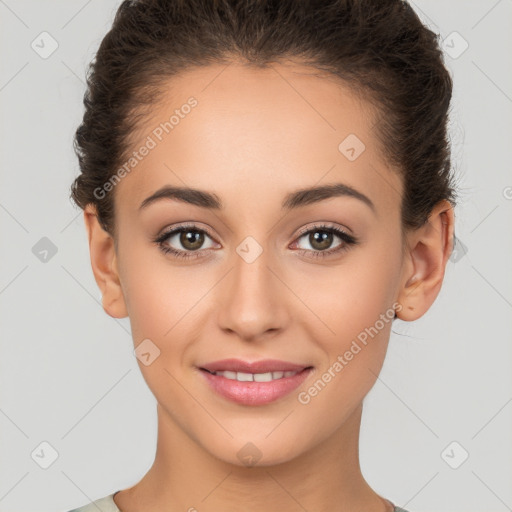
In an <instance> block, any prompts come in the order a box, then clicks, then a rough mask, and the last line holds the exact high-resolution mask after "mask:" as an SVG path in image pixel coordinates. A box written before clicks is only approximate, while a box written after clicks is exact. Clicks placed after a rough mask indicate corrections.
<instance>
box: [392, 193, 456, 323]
mask: <svg viewBox="0 0 512 512" xmlns="http://www.w3.org/2000/svg"><path fill="white" fill-rule="evenodd" d="M454 224H455V219H454V212H453V207H452V205H451V204H450V203H449V202H448V201H446V200H443V201H440V202H439V203H437V204H436V206H435V207H434V208H433V210H432V212H431V214H430V216H429V218H428V220H427V222H426V223H425V224H424V225H423V226H421V227H420V228H418V229H416V230H413V231H411V232H409V233H408V234H407V235H406V237H407V239H406V254H405V262H404V265H403V273H402V284H401V287H400V290H399V295H398V302H399V303H400V304H401V305H402V308H401V309H400V311H399V310H397V313H396V314H397V317H398V318H400V319H401V320H405V321H412V320H416V319H418V318H420V317H421V316H423V315H424V314H425V313H426V312H427V311H428V309H429V308H430V306H431V305H432V303H433V302H434V300H435V299H436V297H437V295H438V294H439V291H440V290H441V285H442V283H443V278H444V272H445V268H446V264H447V262H448V258H449V257H450V254H451V253H452V250H453V234H454Z"/></svg>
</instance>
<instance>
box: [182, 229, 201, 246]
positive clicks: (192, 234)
mask: <svg viewBox="0 0 512 512" xmlns="http://www.w3.org/2000/svg"><path fill="white" fill-rule="evenodd" d="M180 243H181V245H182V247H183V248H184V249H187V250H188V251H197V249H200V248H201V246H202V245H203V243H204V233H202V232H199V231H194V230H190V229H189V230H187V231H182V232H181V233H180Z"/></svg>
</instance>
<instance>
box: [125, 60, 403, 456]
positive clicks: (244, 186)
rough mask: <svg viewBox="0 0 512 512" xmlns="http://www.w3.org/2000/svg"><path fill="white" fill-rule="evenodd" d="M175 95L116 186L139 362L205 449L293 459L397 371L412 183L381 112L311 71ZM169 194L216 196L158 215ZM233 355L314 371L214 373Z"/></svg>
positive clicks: (186, 77)
mask: <svg viewBox="0 0 512 512" xmlns="http://www.w3.org/2000/svg"><path fill="white" fill-rule="evenodd" d="M168 91H169V92H168V96H167V97H166V98H167V100H166V102H165V104H164V103H162V104H160V105H159V106H158V107H155V109H154V111H153V112H152V115H151V118H149V117H148V118H147V119H146V120H145V122H144V126H143V128H142V130H141V131H140V132H138V134H137V140H136V142H134V144H133V150H134V151H137V154H138V156H136V158H137V161H136V165H133V162H135V160H134V161H133V162H132V164H131V165H133V168H131V170H130V171H129V172H126V175H125V177H123V178H122V180H121V182H120V183H119V184H117V185H116V186H115V194H116V196H115V197H116V203H115V215H116V222H117V228H118V249H117V256H116V257H117V269H118V272H119V276H120V283H121V287H122V295H123V300H124V303H125V307H126V311H127V313H128V315H129V317H130V322H131V327H132V334H133V338H134V344H135V347H137V346H139V344H141V343H143V344H142V345H141V346H140V348H139V349H138V353H139V366H140V369H141V371H142V373H143V376H144V378H145V380H146V382H147V384H148V386H149V387H150V389H151V391H152V392H153V394H154V395H155V397H156V399H157V401H158V402H159V405H160V413H162V414H165V415H167V420H168V421H170V422H172V423H173V424H174V425H176V426H178V428H180V429H182V430H183V431H184V432H186V433H187V435H188V436H189V437H190V438H191V439H193V440H194V441H195V442H196V443H198V444H199V445H200V446H202V447H203V448H204V449H205V450H207V451H208V452H210V453H211V454H214V455H215V456H216V457H217V458H220V459H222V460H224V461H227V462H231V463H234V464H238V465H240V464H241V463H242V462H241V461H242V459H241V458H240V453H242V456H243V454H244V452H243V450H248V448H243V447H244V446H246V443H248V442H250V443H252V444H253V445H255V447H256V448H257V451H258V453H259V454H258V457H261V459H260V461H259V463H260V464H264V465H265V464H275V463H279V462H283V461H286V460H289V459H292V458H293V457H295V456H297V455H298V454H300V453H303V452H305V451H306V450H308V449H310V448H312V447H314V446H315V445H318V444H319V443H320V442H322V441H323V440H325V439H327V438H328V437H329V436H332V435H333V434H335V432H336V431H339V430H340V429H341V428H342V427H343V425H344V423H345V422H346V421H347V420H348V419H349V418H350V416H351V415H352V414H353V413H354V411H356V409H357V408H358V406H359V405H360V404H361V401H362V399H363V398H364V396H365V395H366V394H367V393H368V391H369V390H370V389H371V387H372V386H373V384H374V382H375V380H376V378H377V375H378V373H379V371H380V369H381V366H382V364H383V360H384V356H385V353H386V348H387V343H388V338H389V334H390V329H391V320H390V319H391V318H392V317H393V314H394V307H396V301H397V298H398V291H399V288H400V285H401V282H402V280H403V275H402V274H403V265H402V238H401V224H400V201H401V199H400V198H401V195H402V183H401V179H400V178H399V176H398V175H397V174H396V173H395V172H393V171H392V170H390V169H389V168H388V167H387V166H386V164H385V162H384V161H383V159H382V156H381V154H380V153H379V149H378V146H377V139H376V135H375V133H374V131H373V130H372V126H373V122H374V120H373V116H372V114H371V110H370V108H369V105H368V104H366V103H365V102H360V101H359V100H357V98H356V97H355V96H354V95H353V94H352V93H351V91H350V90H349V89H347V88H344V87H342V86H341V85H339V84H336V83H335V82H334V81H332V80H327V79H325V78H319V77H317V76H314V75H313V74H312V71H311V69H309V68H305V67H300V66H296V65H294V66H291V65H283V64H280V65H275V66H274V67H273V68H272V69H267V70H256V69H250V68H246V67H242V66H241V65H237V64H234V63H233V64H231V65H230V66H228V67H225V66H220V65H218V66H217V65H215V66H210V67H207V68H202V69H196V70H193V71H188V72H186V73H183V74H181V75H180V76H179V77H178V78H175V79H173V80H172V82H169V85H168ZM191 97H193V99H192V100H189V98H191ZM187 101H188V102H187ZM173 115H174V116H175V117H173V118H172V119H171V121H170V122H169V120H170V118H171V116H173ZM160 123H162V125H161V124H160ZM165 123H167V124H165ZM142 146H145V147H146V150H144V149H143V150H140V148H141V147H142ZM333 186H337V187H338V188H337V189H332V190H334V192H333V191H332V190H331V192H326V191H325V190H324V191H323V192H322V191H321V190H320V191H317V192H312V191H309V192H308V190H309V189H312V190H313V189H315V188H317V187H333ZM164 187H179V188H180V189H182V188H183V189H194V190H199V191H201V192H202V195H200V194H198V193H196V192H194V193H193V194H192V193H183V192H182V194H181V199H179V198H177V197H176V196H175V197H174V198H172V197H171V195H170V194H168V195H166V194H164V193H162V194H160V198H157V199H154V200H149V201H146V202H145V203H144V201H145V200H147V199H148V198H149V197H151V196H152V195H153V194H155V193H156V192H158V191H160V190H161V189H162V188H164ZM336 190H337V192H336ZM299 191H303V193H302V194H299V195H297V194H298V192H299ZM210 195H212V196H213V198H210V197H209V196H210ZM187 198H188V200H187ZM143 203H144V206H142V205H143ZM217 203H218V204H217ZM184 225H185V226H186V230H185V231H184V232H183V233H181V235H180V233H179V232H178V233H177V234H176V233H175V234H170V235H168V236H167V237H165V236H162V235H165V234H166V233H168V232H169V231H170V230H172V229H175V228H179V227H180V226H181V227H183V226H184ZM331 228H332V229H335V230H339V231H341V232H342V233H341V234H338V233H336V232H333V231H330V230H331ZM158 238H160V242H161V245H160V246H159V245H158V243H156V242H155V240H156V239H158ZM165 249H171V250H175V251H178V253H179V254H180V255H181V256H183V257H179V256H176V255H174V254H173V253H166V252H165ZM185 256H186V257H185ZM144 340H146V341H144ZM148 340H149V341H148ZM224 359H239V360H242V361H245V362H248V363H250V362H254V361H261V360H266V359H273V360H280V361H283V362H286V363H292V364H294V365H299V367H300V368H309V370H305V371H304V373H303V374H301V375H300V379H299V378H297V377H287V378H285V380H286V379H288V380H286V382H289V383H290V384H289V385H287V386H283V382H284V381H281V382H278V383H277V384H276V383H275V382H276V381H275V380H274V381H273V382H274V384H272V383H267V382H265V383H262V384H261V385H260V384H258V383H257V382H246V383H243V382H242V383H241V384H240V383H239V384H235V381H233V380H232V379H229V378H227V377H228V376H231V377H233V376H234V375H232V374H224V376H222V375H220V376H219V375H217V376H215V377H212V376H211V375H210V376H209V377H208V375H209V374H207V372H205V371H204V370H201V369H200V368H204V367H205V366H208V365H209V364H210V363H212V362H215V361H219V360H224ZM279 364H280V363H278V367H279ZM283 364H284V363H283ZM244 373H247V372H244ZM255 373H262V372H258V371H256V372H255ZM263 373H268V372H263ZM276 376H277V377H279V374H277V375H274V374H272V375H271V378H272V379H274V377H276ZM283 377H284V376H283ZM242 378H244V376H242ZM258 378H259V379H260V380H265V379H268V378H269V376H268V375H267V376H262V377H258ZM213 381H214V382H215V383H216V384H215V383H213V385H212V382H213ZM228 381H230V382H228ZM221 383H224V386H225V387H224V388H223V389H225V392H226V393H227V394H228V395H229V396H228V395H226V394H222V393H220V392H218V391H217V390H216V389H214V386H216V385H218V386H220V385H221ZM237 386H238V387H237ZM251 386H252V388H251ZM257 386H259V389H260V392H259V393H258V392H257V391H254V390H255V388H256V387H257ZM294 386H295V387H294ZM284 388H286V390H285V389H284ZM290 388H292V389H290ZM251 389H252V391H253V392H251ZM279 390H281V391H279ZM246 393H247V394H246ZM272 393H276V394H272ZM251 400H252V401H251Z"/></svg>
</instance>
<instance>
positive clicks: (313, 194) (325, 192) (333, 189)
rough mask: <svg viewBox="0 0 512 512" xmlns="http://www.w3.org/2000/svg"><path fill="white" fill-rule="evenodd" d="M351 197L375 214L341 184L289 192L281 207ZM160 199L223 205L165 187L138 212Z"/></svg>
mask: <svg viewBox="0 0 512 512" xmlns="http://www.w3.org/2000/svg"><path fill="white" fill-rule="evenodd" d="M339 196H345V197H353V198H355V199H359V200H360V201H362V202H363V203H364V204H366V205H367V206H369V207H370V208H371V209H372V210H373V212H375V205H374V204H373V202H372V201H371V199H370V198H369V197H367V196H365V195H364V194H363V193H361V192H359V191H358V190H356V189H355V188H352V187H350V186H348V185H345V184H343V183H334V184H332V185H322V186H319V187H310V188H303V189H299V190H296V191H294V192H290V193H289V194H287V195H286V197H285V199H284V201H283V203H282V205H281V207H282V208H283V209H286V210H294V209H296V208H300V207H302V206H306V205H309V204H313V203H317V202H320V201H324V200H325V199H330V198H333V197H339ZM160 199H174V200H176V201H181V202H184V203H188V204H193V205H195V206H200V207H201V208H208V209H211V210H222V209H223V208H224V205H223V204H222V201H221V199H220V198H219V197H218V196H217V195H216V194H214V193H211V192H206V191H204V190H198V189H195V188H189V187H175V186H171V185H166V186H164V187H162V188H160V189H158V190H157V191H156V192H155V193H154V194H152V195H150V196H149V197H147V198H146V199H144V201H142V203H141V205H140V207H139V210H142V209H144V208H146V207H147V206H149V205H150V204H152V203H154V202H155V201H158V200H160Z"/></svg>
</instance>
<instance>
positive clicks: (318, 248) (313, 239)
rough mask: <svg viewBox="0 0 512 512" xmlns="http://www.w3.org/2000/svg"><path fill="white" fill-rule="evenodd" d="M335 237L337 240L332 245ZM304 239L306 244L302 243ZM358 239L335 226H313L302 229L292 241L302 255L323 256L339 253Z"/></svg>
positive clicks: (354, 243)
mask: <svg viewBox="0 0 512 512" xmlns="http://www.w3.org/2000/svg"><path fill="white" fill-rule="evenodd" d="M335 239H338V240H339V242H338V243H337V244H335V245H334V242H335ZM302 240H304V241H305V242H307V243H306V246H307V245H309V248H308V247H304V246H303V244H304V242H303V241H302ZM357 243H358V240H357V239H356V238H355V237H354V236H352V235H349V234H348V233H346V232H345V231H343V230H342V229H339V228H337V227H335V226H324V225H320V226H313V227H312V228H311V229H309V230H304V231H302V234H301V235H300V236H299V238H297V241H296V242H295V243H294V246H295V248H298V249H299V250H300V252H301V253H302V254H304V256H307V257H313V258H323V257H328V256H334V255H336V254H341V253H342V252H343V251H346V250H348V248H349V247H350V246H353V245H356V244H357Z"/></svg>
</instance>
